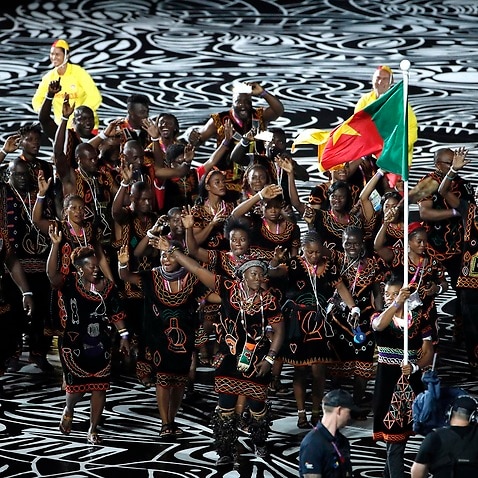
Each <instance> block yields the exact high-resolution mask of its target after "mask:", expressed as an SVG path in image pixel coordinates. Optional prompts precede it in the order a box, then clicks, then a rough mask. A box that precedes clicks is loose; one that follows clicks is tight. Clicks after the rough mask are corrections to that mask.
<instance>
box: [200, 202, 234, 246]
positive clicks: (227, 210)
mask: <svg viewBox="0 0 478 478" xmlns="http://www.w3.org/2000/svg"><path fill="white" fill-rule="evenodd" d="M223 208H224V214H225V215H226V216H230V215H231V213H232V211H233V209H234V208H235V204H234V203H232V202H226V201H224V202H223ZM191 214H192V215H193V216H194V227H195V228H201V229H204V228H205V227H206V226H207V225H208V224H209V223H210V222H212V220H213V219H214V214H213V213H212V212H211V211H210V209H209V208H208V207H206V206H204V205H196V206H193V207H192V209H191ZM223 229H224V223H222V222H220V223H219V224H217V225H216V226H215V227H214V229H213V230H212V231H211V234H210V236H209V237H208V238H207V239H206V241H205V242H204V243H203V244H201V245H202V246H203V247H204V248H205V249H214V250H225V249H227V248H228V247H229V243H228V240H227V238H225V237H224V232H223Z"/></svg>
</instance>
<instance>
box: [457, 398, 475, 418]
mask: <svg viewBox="0 0 478 478" xmlns="http://www.w3.org/2000/svg"><path fill="white" fill-rule="evenodd" d="M451 409H452V411H453V412H456V411H458V409H463V410H466V411H467V415H471V414H472V413H473V412H476V411H477V409H478V402H477V401H476V400H475V399H474V398H473V397H471V396H469V395H461V396H459V397H458V398H457V399H455V401H454V402H453V405H452V407H451Z"/></svg>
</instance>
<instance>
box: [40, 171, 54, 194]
mask: <svg viewBox="0 0 478 478" xmlns="http://www.w3.org/2000/svg"><path fill="white" fill-rule="evenodd" d="M51 180H52V178H48V181H47V180H46V179H45V173H44V172H43V171H41V170H40V171H39V172H38V195H39V196H44V195H45V194H46V192H47V191H48V188H49V187H50V184H51Z"/></svg>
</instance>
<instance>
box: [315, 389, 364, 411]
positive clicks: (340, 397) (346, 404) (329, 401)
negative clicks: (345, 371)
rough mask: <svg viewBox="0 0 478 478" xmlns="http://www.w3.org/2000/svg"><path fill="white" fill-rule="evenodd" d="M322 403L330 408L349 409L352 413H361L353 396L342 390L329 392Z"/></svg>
mask: <svg viewBox="0 0 478 478" xmlns="http://www.w3.org/2000/svg"><path fill="white" fill-rule="evenodd" d="M322 403H323V404H324V405H325V406H328V407H343V408H349V409H350V411H352V412H359V411H360V408H359V407H358V406H357V405H355V403H354V399H353V398H352V395H350V393H349V392H347V391H345V390H342V389H337V390H332V391H331V392H329V393H328V394H327V395H325V397H324V399H323V400H322Z"/></svg>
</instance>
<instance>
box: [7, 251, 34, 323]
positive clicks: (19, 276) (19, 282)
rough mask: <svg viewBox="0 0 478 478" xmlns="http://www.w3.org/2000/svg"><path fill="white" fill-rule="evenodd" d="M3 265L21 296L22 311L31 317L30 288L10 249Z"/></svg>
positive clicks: (19, 264)
mask: <svg viewBox="0 0 478 478" xmlns="http://www.w3.org/2000/svg"><path fill="white" fill-rule="evenodd" d="M5 265H6V266H7V269H8V270H9V272H10V275H11V277H12V279H13V282H15V285H16V286H17V287H18V288H19V289H20V292H21V293H22V294H23V309H24V310H25V312H26V313H27V315H31V314H32V312H33V297H32V294H31V291H30V286H29V285H28V280H27V276H26V274H25V271H24V270H23V267H22V265H21V263H20V261H19V260H18V258H17V256H16V255H15V253H14V252H13V250H11V249H9V251H8V253H7V254H6V256H5Z"/></svg>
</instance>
